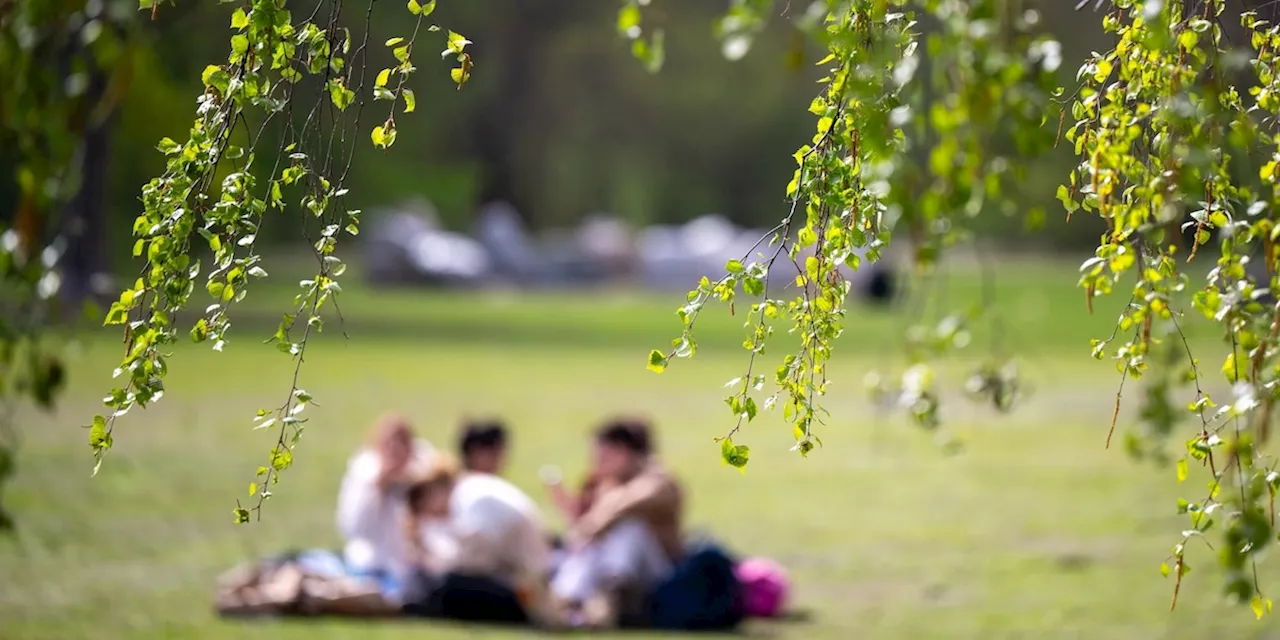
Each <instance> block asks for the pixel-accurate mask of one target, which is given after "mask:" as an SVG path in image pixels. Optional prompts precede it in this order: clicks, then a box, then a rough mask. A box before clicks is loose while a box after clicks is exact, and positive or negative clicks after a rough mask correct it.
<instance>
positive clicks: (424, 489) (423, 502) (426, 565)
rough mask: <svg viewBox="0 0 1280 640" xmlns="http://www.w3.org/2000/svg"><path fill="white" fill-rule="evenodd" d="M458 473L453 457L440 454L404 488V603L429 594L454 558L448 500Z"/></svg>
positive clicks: (453, 542)
mask: <svg viewBox="0 0 1280 640" xmlns="http://www.w3.org/2000/svg"><path fill="white" fill-rule="evenodd" d="M458 473H459V471H458V465H457V463H456V462H455V461H454V460H453V458H452V457H450V456H447V455H440V456H439V457H438V458H437V459H436V462H435V464H433V465H432V468H431V470H430V471H429V472H427V473H426V474H424V475H422V476H420V477H418V478H417V479H416V480H415V481H414V482H413V483H412V484H411V485H410V486H409V489H408V491H407V492H406V496H405V499H406V502H407V505H406V506H407V509H406V511H407V513H406V516H405V520H404V524H403V527H404V538H405V542H406V544H405V547H406V549H407V555H408V557H407V558H405V562H404V564H405V565H406V572H405V573H406V574H407V575H406V581H407V584H406V588H405V602H406V603H409V604H412V603H414V602H420V601H422V600H424V599H426V598H427V597H429V595H430V593H431V592H432V591H433V590H434V589H435V587H436V585H437V584H438V583H439V581H440V577H441V576H443V575H444V574H445V573H447V572H448V571H449V570H450V568H451V567H452V565H453V563H454V561H455V559H456V554H457V541H456V540H455V539H454V536H453V535H452V531H451V527H450V524H449V518H450V509H449V501H450V498H451V497H452V495H453V488H454V486H455V485H456V484H457V481H458Z"/></svg>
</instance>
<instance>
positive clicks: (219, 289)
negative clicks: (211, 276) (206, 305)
mask: <svg viewBox="0 0 1280 640" xmlns="http://www.w3.org/2000/svg"><path fill="white" fill-rule="evenodd" d="M226 288H227V285H225V284H223V283H221V282H218V281H217V280H210V281H209V283H208V284H207V285H205V289H206V290H208V292H209V295H210V296H212V297H213V299H214V300H221V299H222V294H224V293H226Z"/></svg>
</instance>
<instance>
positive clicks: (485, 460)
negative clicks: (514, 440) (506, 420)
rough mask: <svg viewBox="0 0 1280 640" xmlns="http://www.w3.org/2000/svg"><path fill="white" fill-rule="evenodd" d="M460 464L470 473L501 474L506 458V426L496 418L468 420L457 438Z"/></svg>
mask: <svg viewBox="0 0 1280 640" xmlns="http://www.w3.org/2000/svg"><path fill="white" fill-rule="evenodd" d="M458 454H459V456H460V457H461V458H462V466H463V468H464V469H466V470H467V471H469V472H472V473H490V474H493V475H501V472H502V469H503V467H505V466H506V460H507V428H506V426H504V425H503V424H502V422H501V421H498V420H481V421H472V422H468V423H467V424H466V425H465V426H463V429H462V435H461V437H459V438H458Z"/></svg>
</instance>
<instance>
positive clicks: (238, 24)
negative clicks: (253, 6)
mask: <svg viewBox="0 0 1280 640" xmlns="http://www.w3.org/2000/svg"><path fill="white" fill-rule="evenodd" d="M247 26H249V15H248V14H246V13H245V12H244V9H243V8H237V9H236V10H235V12H234V13H232V14H231V28H232V29H243V28H245V27H247Z"/></svg>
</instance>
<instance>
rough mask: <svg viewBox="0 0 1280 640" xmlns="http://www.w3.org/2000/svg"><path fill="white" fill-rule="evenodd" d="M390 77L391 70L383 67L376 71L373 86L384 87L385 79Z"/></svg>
mask: <svg viewBox="0 0 1280 640" xmlns="http://www.w3.org/2000/svg"><path fill="white" fill-rule="evenodd" d="M390 79H391V70H390V69H383V70H382V71H379V72H378V79H377V80H374V81H373V86H374V87H385V86H387V81H388V80H390Z"/></svg>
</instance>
